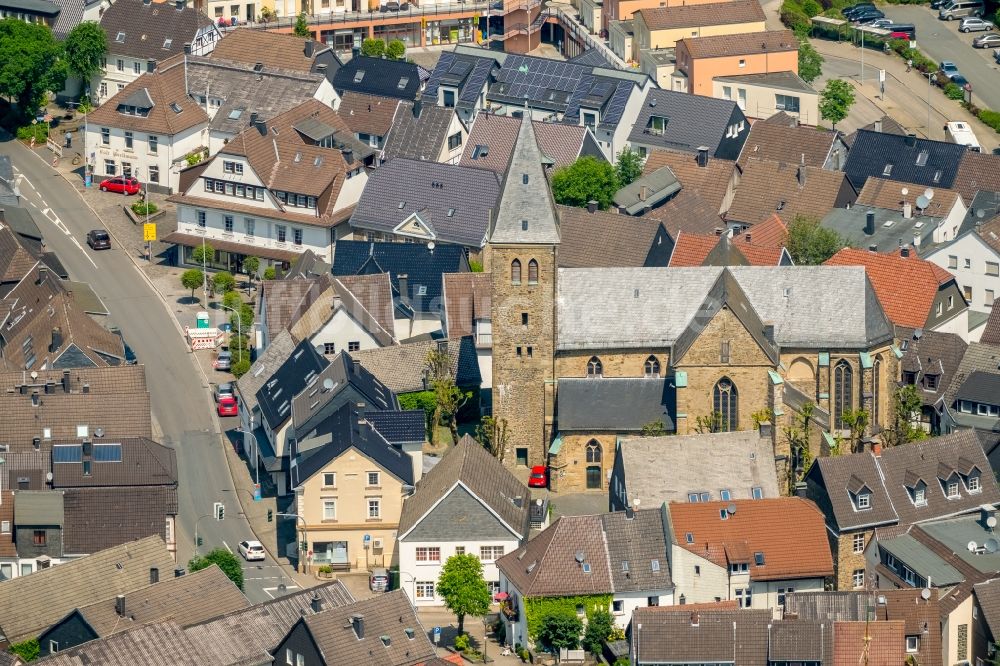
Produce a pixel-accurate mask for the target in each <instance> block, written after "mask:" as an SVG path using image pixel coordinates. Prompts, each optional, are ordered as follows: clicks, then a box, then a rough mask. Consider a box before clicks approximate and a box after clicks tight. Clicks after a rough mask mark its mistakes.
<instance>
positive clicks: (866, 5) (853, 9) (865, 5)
mask: <svg viewBox="0 0 1000 666" xmlns="http://www.w3.org/2000/svg"><path fill="white" fill-rule="evenodd" d="M865 9H875V4H874V3H871V2H859V3H858V4H856V5H851V6H850V7H845V8H844V9H842V10H840V13H841V14H843V15H844V18H847V17H848V16H850V15H851V14H856V13H858V12H860V11H862V10H865Z"/></svg>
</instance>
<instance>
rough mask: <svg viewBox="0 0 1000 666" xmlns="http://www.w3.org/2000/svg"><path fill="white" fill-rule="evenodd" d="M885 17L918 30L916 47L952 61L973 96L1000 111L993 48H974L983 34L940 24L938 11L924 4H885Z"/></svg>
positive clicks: (998, 69) (999, 79)
mask: <svg viewBox="0 0 1000 666" xmlns="http://www.w3.org/2000/svg"><path fill="white" fill-rule="evenodd" d="M882 9H883V11H884V12H885V15H886V16H887V17H888V18H890V19H892V20H893V21H894V22H895V23H912V24H913V25H914V26H916V28H917V47H918V48H919V49H920V50H921V51H922V52H923V53H925V54H926V55H927V56H928V57H930V58H933V59H934V60H936V61H937V62H941V61H942V60H951V61H952V62H954V63H955V64H956V65H958V69H959V71H960V72H962V74H963V75H964V76H965V78H967V79H968V80H969V82H970V83H972V90H973V94H974V95H976V96H977V97H979V99H981V100H982V101H983V103H984V104H986V106H988V107H989V108H991V109H994V110H997V111H1000V67H998V66H997V63H996V61H994V60H993V50H992V49H974V48H972V40H973V39H975V38H976V37H977V36H979V35H981V34H983V33H981V32H970V33H967V34H966V33H960V32H959V31H958V25H959V21H958V20H955V21H941V20H939V19H938V17H937V12H933V11H931V9H930V8H929V7H926V6H923V5H886V6H885V7H883V8H882Z"/></svg>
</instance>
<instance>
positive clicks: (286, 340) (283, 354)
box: [236, 329, 295, 411]
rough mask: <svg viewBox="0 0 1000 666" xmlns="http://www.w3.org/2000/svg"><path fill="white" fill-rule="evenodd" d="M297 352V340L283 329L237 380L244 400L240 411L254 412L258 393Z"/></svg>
mask: <svg viewBox="0 0 1000 666" xmlns="http://www.w3.org/2000/svg"><path fill="white" fill-rule="evenodd" d="M293 351H295V340H294V339H293V338H292V334H291V333H289V332H288V329H281V332H279V333H278V335H276V336H275V337H274V339H273V340H271V343H270V344H269V345H268V346H267V347H266V348H265V349H264V351H263V352H261V353H259V354H258V355H257V359H256V360H255V361H254V362H253V365H251V366H250V370H249V371H247V372H246V373H245V374H244V375H243V376H242V377H240V378H239V379H238V380H236V391H237V393H238V394H239V396H240V397H241V398H242V399H243V404H242V405H240V409H249V410H251V411H252V410H253V409H254V408H255V407H257V392H258V391H260V389H261V388H262V387H263V386H264V384H266V383H267V382H268V381H269V380H270V379H271V375H272V374H274V373H275V372H277V371H278V368H280V367H281V366H282V365H283V364H284V363H285V361H287V360H288V357H289V356H291V355H292V352H293Z"/></svg>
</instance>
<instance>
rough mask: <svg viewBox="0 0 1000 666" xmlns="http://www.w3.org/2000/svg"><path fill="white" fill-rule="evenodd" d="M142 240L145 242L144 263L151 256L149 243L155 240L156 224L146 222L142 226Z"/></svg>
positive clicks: (147, 216) (147, 211) (147, 215)
mask: <svg viewBox="0 0 1000 666" xmlns="http://www.w3.org/2000/svg"><path fill="white" fill-rule="evenodd" d="M145 203H146V218H147V219H148V218H149V202H148V201H146V202H145ZM142 240H144V241H146V261H149V260H150V258H151V255H152V246H151V245H150V243H152V242H153V241H155V240H156V222H146V223H145V224H143V225H142Z"/></svg>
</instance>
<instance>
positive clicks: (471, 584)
mask: <svg viewBox="0 0 1000 666" xmlns="http://www.w3.org/2000/svg"><path fill="white" fill-rule="evenodd" d="M437 591H438V594H440V595H441V598H442V599H444V605H445V606H447V607H448V610H450V611H451V612H452V613H454V614H455V616H456V617H457V618H458V633H459V634H463V633H465V616H466V615H474V616H475V615H485V614H486V613H487V612H489V610H490V588H489V587H488V586H487V585H486V581H485V580H484V579H483V563H482V562H480V560H479V558H478V557H476V556H475V555H473V554H471V553H469V554H465V555H452V556H451V557H449V558H448V559H447V561H445V563H444V566H443V567H442V568H441V575H440V576H439V577H438V584H437Z"/></svg>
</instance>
